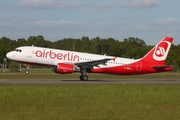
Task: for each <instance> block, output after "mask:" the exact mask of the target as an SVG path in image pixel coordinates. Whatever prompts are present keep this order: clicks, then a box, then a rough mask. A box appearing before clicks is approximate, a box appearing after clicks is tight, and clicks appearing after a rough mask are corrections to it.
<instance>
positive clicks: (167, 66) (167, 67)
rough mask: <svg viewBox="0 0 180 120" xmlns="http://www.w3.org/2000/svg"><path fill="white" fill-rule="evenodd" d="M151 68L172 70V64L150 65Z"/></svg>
mask: <svg viewBox="0 0 180 120" xmlns="http://www.w3.org/2000/svg"><path fill="white" fill-rule="evenodd" d="M151 67H152V68H154V69H155V70H165V69H166V70H167V69H168V70H172V69H173V66H171V65H162V66H151Z"/></svg>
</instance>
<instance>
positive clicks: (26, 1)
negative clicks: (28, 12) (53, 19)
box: [17, 0, 84, 9]
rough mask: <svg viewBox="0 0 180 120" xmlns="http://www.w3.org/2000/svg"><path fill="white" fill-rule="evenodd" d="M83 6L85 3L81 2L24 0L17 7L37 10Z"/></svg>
mask: <svg viewBox="0 0 180 120" xmlns="http://www.w3.org/2000/svg"><path fill="white" fill-rule="evenodd" d="M83 5H84V3H81V2H55V1H54V0H22V1H20V2H19V3H18V4H17V7H20V8H36V9H54V8H60V9H63V8H71V9H76V8H80V7H82V6H83Z"/></svg>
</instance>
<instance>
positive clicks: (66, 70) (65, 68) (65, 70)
mask: <svg viewBox="0 0 180 120" xmlns="http://www.w3.org/2000/svg"><path fill="white" fill-rule="evenodd" d="M74 70H75V67H74V65H73V64H65V63H58V64H57V66H56V68H55V73H60V74H70V73H72V72H73V71H74Z"/></svg>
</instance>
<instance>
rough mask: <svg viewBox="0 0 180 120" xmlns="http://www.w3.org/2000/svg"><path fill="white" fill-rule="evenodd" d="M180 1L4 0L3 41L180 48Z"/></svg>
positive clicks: (0, 11)
mask: <svg viewBox="0 0 180 120" xmlns="http://www.w3.org/2000/svg"><path fill="white" fill-rule="evenodd" d="M179 5H180V0H1V1H0V37H3V36H6V37H8V38H10V39H13V40H17V39H18V38H25V39H27V38H28V37H29V36H38V35H42V36H44V38H45V39H46V40H51V41H56V40H59V39H63V38H82V36H87V37H89V38H90V39H91V38H95V37H97V36H99V37H100V38H110V37H112V38H114V39H117V40H120V41H122V40H123V39H124V38H128V37H138V38H140V39H143V40H144V41H145V42H146V44H147V45H155V44H157V43H158V42H159V41H160V40H161V39H162V38H163V37H165V36H170V37H174V44H180V13H179V12H180V7H179Z"/></svg>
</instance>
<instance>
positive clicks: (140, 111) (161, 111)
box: [0, 84, 180, 120]
mask: <svg viewBox="0 0 180 120" xmlns="http://www.w3.org/2000/svg"><path fill="white" fill-rule="evenodd" d="M179 93H180V85H121V84H97V85H89V84H88V85H86V84H84V85H79V84H74V85H72V84H71V85H68V84H60V85H33V84H32V85H10V84H1V85H0V101H1V102H0V118H1V119H2V120H25V119H26V120H59V119H61V120H76V119H87V120H92V119H93V120H97V119H98V120H109V119H118V120H119V119H123V120H131V119H133V120H139V119H142V120H155V119H156V120H162V119H163V120H170V119H173V120H174V119H180V114H179V113H180V94H179Z"/></svg>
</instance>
